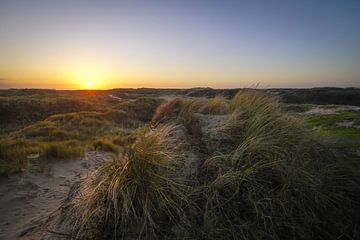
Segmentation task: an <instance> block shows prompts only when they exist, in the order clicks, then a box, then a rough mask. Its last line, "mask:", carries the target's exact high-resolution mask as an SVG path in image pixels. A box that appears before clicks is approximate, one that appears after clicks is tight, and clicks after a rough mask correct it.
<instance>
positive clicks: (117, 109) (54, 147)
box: [0, 90, 162, 175]
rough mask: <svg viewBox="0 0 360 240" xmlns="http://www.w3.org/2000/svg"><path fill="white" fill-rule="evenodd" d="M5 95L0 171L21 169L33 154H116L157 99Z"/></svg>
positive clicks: (39, 93)
mask: <svg viewBox="0 0 360 240" xmlns="http://www.w3.org/2000/svg"><path fill="white" fill-rule="evenodd" d="M6 93H8V92H6ZM9 94H10V95H9V96H2V97H0V111H1V113H2V114H1V117H0V124H1V126H4V128H3V129H1V132H0V133H2V135H1V141H0V175H2V174H5V175H7V174H10V173H13V172H19V171H22V170H24V169H26V168H27V167H28V166H29V162H30V161H31V159H33V158H35V159H38V158H39V159H41V160H42V161H46V160H47V159H68V158H76V157H80V156H83V155H84V153H85V152H86V151H88V150H97V151H109V152H113V153H114V154H119V153H120V150H121V148H122V146H123V145H127V144H129V143H131V142H133V141H134V137H133V134H134V133H135V132H136V131H137V130H136V129H138V128H141V127H142V126H144V124H145V121H149V118H151V116H152V114H153V112H154V111H155V109H156V108H157V107H158V106H159V105H160V104H161V102H162V100H161V99H154V98H147V97H143V98H139V99H136V100H134V101H133V100H130V101H131V103H127V101H120V100H115V101H114V99H112V98H110V97H109V96H107V95H105V94H104V93H97V92H84V93H82V92H80V93H72V94H70V93H67V92H65V93H58V92H57V91H51V90H49V91H45V90H44V91H40V90H39V91H36V90H33V91H31V92H28V91H25V90H24V91H19V92H18V91H15V90H14V91H10V93H9ZM130 106H131V107H130ZM135 110H136V111H135ZM149 116H150V117H149Z"/></svg>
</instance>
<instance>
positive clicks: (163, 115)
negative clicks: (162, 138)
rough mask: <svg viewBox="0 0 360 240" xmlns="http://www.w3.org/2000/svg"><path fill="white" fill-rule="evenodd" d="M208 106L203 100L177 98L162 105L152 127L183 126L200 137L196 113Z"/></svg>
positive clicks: (156, 112)
mask: <svg viewBox="0 0 360 240" xmlns="http://www.w3.org/2000/svg"><path fill="white" fill-rule="evenodd" d="M205 104H206V100H203V99H187V98H176V99H174V100H172V101H170V102H167V103H163V104H161V105H160V106H159V107H158V109H157V110H156V111H155V114H154V116H153V118H152V120H151V125H152V126H158V125H160V124H166V123H176V124H182V125H184V126H185V128H186V129H187V130H188V132H189V133H191V134H195V135H199V134H200V132H199V131H200V128H199V120H198V119H197V118H196V116H195V113H197V112H199V111H200V109H201V108H202V107H203V106H204V105H205Z"/></svg>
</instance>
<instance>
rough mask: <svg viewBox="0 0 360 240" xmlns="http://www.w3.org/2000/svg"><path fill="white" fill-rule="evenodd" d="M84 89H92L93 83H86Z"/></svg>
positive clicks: (90, 81)
mask: <svg viewBox="0 0 360 240" xmlns="http://www.w3.org/2000/svg"><path fill="white" fill-rule="evenodd" d="M85 87H86V88H87V89H92V88H93V87H94V81H92V80H89V81H87V82H86V84H85Z"/></svg>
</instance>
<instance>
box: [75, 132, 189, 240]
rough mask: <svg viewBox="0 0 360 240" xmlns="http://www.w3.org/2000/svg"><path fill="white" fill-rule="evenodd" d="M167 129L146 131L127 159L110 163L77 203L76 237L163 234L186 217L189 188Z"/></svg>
mask: <svg viewBox="0 0 360 240" xmlns="http://www.w3.org/2000/svg"><path fill="white" fill-rule="evenodd" d="M168 131H169V130H168V128H162V129H161V130H157V131H150V132H146V133H141V134H140V136H139V137H138V139H137V141H136V142H135V144H134V145H133V146H128V147H127V148H126V149H125V151H124V154H123V157H122V158H120V159H118V158H115V159H114V160H112V161H110V162H105V163H104V164H103V165H102V166H101V167H100V169H99V170H98V171H97V172H96V174H95V176H94V177H93V178H92V180H91V181H90V182H88V183H87V185H86V186H85V187H84V188H83V193H82V194H80V195H79V196H78V197H77V198H76V199H75V200H74V202H73V204H74V205H73V207H74V209H75V212H76V215H75V219H76V224H75V226H76V228H75V229H76V232H77V236H79V237H83V238H85V239H86V238H88V239H97V238H99V237H100V238H101V237H102V236H108V237H109V238H110V239H111V238H128V237H129V238H131V237H133V238H142V237H146V236H153V237H156V236H158V237H159V236H162V235H163V234H165V233H164V232H165V231H169V230H170V229H171V226H172V225H173V224H174V222H178V221H181V220H182V218H184V212H185V211H184V207H185V205H184V203H185V202H186V201H187V200H186V199H187V195H186V187H185V186H184V185H182V184H181V183H180V182H177V181H176V180H175V179H176V178H174V177H173V175H174V174H176V170H177V167H176V163H175V162H174V161H173V156H172V152H171V151H170V150H168V149H166V147H165V146H164V142H163V141H164V136H165V135H167V132H168Z"/></svg>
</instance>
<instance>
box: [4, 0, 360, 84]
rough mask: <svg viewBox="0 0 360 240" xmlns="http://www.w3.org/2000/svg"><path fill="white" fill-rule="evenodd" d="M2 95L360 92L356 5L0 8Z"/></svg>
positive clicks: (31, 1)
mask: <svg viewBox="0 0 360 240" xmlns="http://www.w3.org/2000/svg"><path fill="white" fill-rule="evenodd" d="M0 53H1V54H0V79H2V80H1V81H0V87H51V88H81V87H82V86H83V85H84V82H87V81H90V80H91V81H93V82H94V83H95V86H97V87H98V88H111V87H195V86H210V87H226V88H227V87H247V86H251V85H254V84H256V83H260V86H262V87H315V86H339V87H347V86H357V87H360V1H350V0H349V1H340V0H339V1H321V0H319V1H307V0H305V1H290V0H289V1H270V0H267V1H265V0H264V1H211V0H208V1H200V0H199V1H151V0H149V1H106V0H104V1H100V0H99V1H91V0H87V1H85V0H83V1H69V0H63V1H53V0H43V1H40V0H23V1H21V0H11V1H6V0H5V1H4V0H2V1H0Z"/></svg>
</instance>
